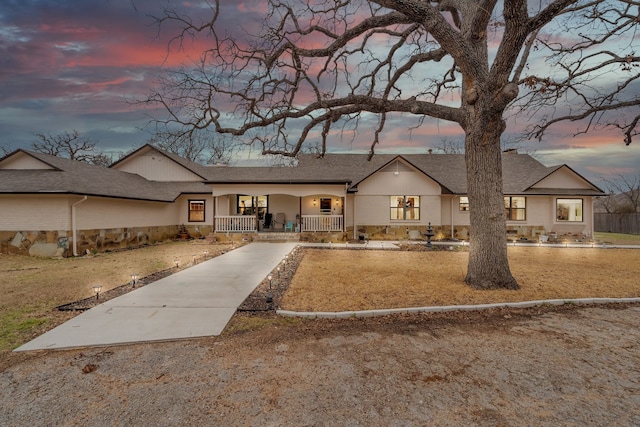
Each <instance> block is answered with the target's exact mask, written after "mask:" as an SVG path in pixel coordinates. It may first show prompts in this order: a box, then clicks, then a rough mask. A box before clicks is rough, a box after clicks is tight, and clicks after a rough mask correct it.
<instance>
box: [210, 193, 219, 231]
mask: <svg viewBox="0 0 640 427" xmlns="http://www.w3.org/2000/svg"><path fill="white" fill-rule="evenodd" d="M217 215H218V196H213V227H211V228H212V229H213V232H214V233H215V232H216V231H217V230H216V216H217Z"/></svg>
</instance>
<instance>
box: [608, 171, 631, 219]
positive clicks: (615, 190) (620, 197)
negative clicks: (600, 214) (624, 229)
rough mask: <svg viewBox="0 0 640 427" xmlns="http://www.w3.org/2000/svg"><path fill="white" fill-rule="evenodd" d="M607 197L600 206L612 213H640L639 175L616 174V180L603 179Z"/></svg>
mask: <svg viewBox="0 0 640 427" xmlns="http://www.w3.org/2000/svg"><path fill="white" fill-rule="evenodd" d="M603 181H604V183H605V185H606V187H607V189H608V190H609V195H608V196H607V198H606V199H605V200H602V206H603V207H604V208H605V209H606V210H607V212H609V211H611V212H613V213H635V212H640V173H638V174H637V175H635V176H630V175H624V174H618V175H617V177H616V178H607V179H603Z"/></svg>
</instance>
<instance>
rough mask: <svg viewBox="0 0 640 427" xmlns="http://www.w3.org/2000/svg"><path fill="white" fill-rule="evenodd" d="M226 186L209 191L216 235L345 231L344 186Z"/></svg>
mask: <svg viewBox="0 0 640 427" xmlns="http://www.w3.org/2000/svg"><path fill="white" fill-rule="evenodd" d="M226 187H227V188H226V189H221V188H218V187H216V188H215V190H214V192H213V193H214V194H213V196H214V224H213V230H214V232H216V233H270V232H280V233H283V232H284V233H304V232H344V231H345V227H346V222H345V215H344V212H346V209H345V203H346V201H347V198H346V186H345V185H344V184H342V185H339V186H338V185H323V186H317V185H316V186H311V185H282V184H280V185H267V184H256V185H247V184H241V185H226ZM225 190H226V191H225Z"/></svg>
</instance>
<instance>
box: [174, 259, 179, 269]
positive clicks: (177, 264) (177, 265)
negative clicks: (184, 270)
mask: <svg viewBox="0 0 640 427" xmlns="http://www.w3.org/2000/svg"><path fill="white" fill-rule="evenodd" d="M173 263H174V264H175V266H176V268H178V267H179V266H180V261H178V258H176V259H174V260H173Z"/></svg>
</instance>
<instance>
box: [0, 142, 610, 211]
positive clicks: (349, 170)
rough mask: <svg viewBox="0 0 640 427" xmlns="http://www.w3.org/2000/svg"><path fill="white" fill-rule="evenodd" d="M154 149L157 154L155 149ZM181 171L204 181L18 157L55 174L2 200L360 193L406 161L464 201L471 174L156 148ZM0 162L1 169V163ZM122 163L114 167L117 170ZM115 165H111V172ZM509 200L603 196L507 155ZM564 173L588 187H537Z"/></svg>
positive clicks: (17, 179) (440, 160)
mask: <svg viewBox="0 0 640 427" xmlns="http://www.w3.org/2000/svg"><path fill="white" fill-rule="evenodd" d="M152 148H155V147H152ZM158 151H160V152H161V153H162V154H163V155H165V156H167V157H169V158H170V159H172V160H173V161H175V162H176V163H178V164H180V165H181V166H183V167H184V168H186V169H188V170H190V171H191V172H193V173H195V174H196V175H198V176H199V177H201V178H202V182H157V181H149V180H146V179H145V178H143V177H141V176H139V175H136V174H132V173H128V172H123V171H119V170H117V169H114V168H103V167H100V166H94V165H90V164H87V163H84V162H78V161H73V160H68V159H64V158H60V157H56V156H51V155H47V154H42V153H36V152H33V151H28V150H17V151H16V152H14V153H12V154H11V155H9V156H7V157H5V159H7V158H9V157H11V156H13V155H14V154H16V153H18V152H21V153H23V154H25V155H27V156H30V157H32V158H34V159H37V160H39V161H40V162H42V163H44V164H46V165H49V166H50V167H51V168H52V169H38V170H24V169H19V170H6V169H5V170H3V169H1V168H0V193H5V194H7V193H10V194H31V193H63V194H64V193H66V194H81V195H93V196H104V197H116V198H124V199H137V200H152V201H162V202H171V201H174V200H175V199H176V198H177V197H178V196H179V195H180V194H184V193H190V194H210V193H211V187H210V185H214V186H215V185H216V184H346V185H348V187H349V191H350V192H357V188H358V184H359V183H361V182H362V181H363V180H365V179H366V178H368V177H369V176H371V175H372V174H374V173H375V172H377V171H379V170H381V169H382V168H384V167H387V166H389V165H391V164H392V163H393V162H394V161H396V160H397V161H403V162H406V163H408V164H409V165H410V166H412V167H414V168H415V169H416V170H418V171H419V172H422V173H423V174H425V175H426V176H428V177H430V178H431V179H433V180H434V181H435V182H437V183H438V184H439V185H440V186H441V189H442V192H443V193H444V194H466V187H467V185H466V168H465V160H464V155H463V154H407V155H398V154H377V155H375V156H374V157H373V158H372V159H371V160H369V159H368V155H367V154H326V155H325V156H324V157H318V156H316V155H311V154H303V155H300V156H299V158H298V159H297V165H295V166H280V167H279V166H271V167H249V166H245V167H237V166H203V165H200V164H198V163H195V162H191V161H189V160H186V159H183V158H181V157H179V156H177V155H175V154H171V153H168V152H166V151H163V150H160V149H158ZM5 159H0V164H1V162H2V161H3V160H5ZM117 163H118V162H116V163H114V165H115V164H117ZM112 166H113V165H112ZM502 167H503V181H504V193H505V194H512V195H520V194H521V195H527V194H529V195H534V194H539V195H564V194H572V195H585V196H589V195H590V196H598V195H602V194H603V193H602V191H601V190H600V189H599V188H597V187H596V186H595V185H593V184H591V183H589V182H588V181H587V180H586V179H584V178H582V177H581V176H580V175H579V174H577V173H576V172H575V171H573V170H572V169H571V168H569V167H568V166H566V165H561V166H553V167H547V166H544V165H543V164H542V163H540V162H538V161H537V160H535V159H534V158H533V157H531V156H530V155H527V154H517V153H505V154H503V156H502ZM560 168H568V169H569V170H570V171H571V172H573V173H575V174H576V175H577V176H578V177H580V178H581V179H584V181H585V182H586V183H587V184H588V185H589V186H590V187H591V188H588V189H586V188H582V189H544V188H532V187H533V186H534V185H535V184H537V183H539V182H540V181H541V180H542V179H544V178H546V177H548V176H549V175H551V174H552V173H554V172H555V171H557V170H559V169H560Z"/></svg>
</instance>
